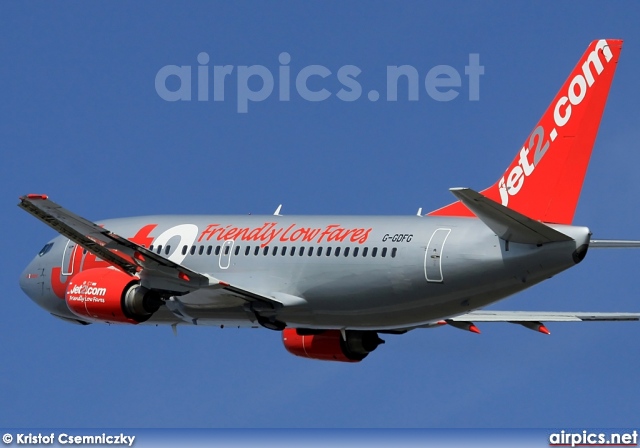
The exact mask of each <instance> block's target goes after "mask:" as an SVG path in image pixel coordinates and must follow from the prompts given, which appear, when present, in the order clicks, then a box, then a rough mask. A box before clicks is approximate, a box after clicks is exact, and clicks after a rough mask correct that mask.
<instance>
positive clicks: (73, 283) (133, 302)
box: [65, 268, 163, 324]
mask: <svg viewBox="0 0 640 448" xmlns="http://www.w3.org/2000/svg"><path fill="white" fill-rule="evenodd" d="M139 283H140V281H139V279H138V278H137V277H133V276H131V275H129V274H126V273H125V272H122V271H121V270H119V269H115V268H96V269H88V270H86V271H82V272H79V273H78V274H76V275H75V276H74V277H73V278H72V279H71V280H69V285H68V286H67V292H66V294H65V300H66V302H67V307H68V308H69V310H71V312H72V313H73V314H75V315H76V316H79V317H80V318H82V319H84V320H90V321H94V322H109V323H121V324H124V323H126V324H138V323H140V322H144V321H146V320H147V319H149V318H150V317H151V315H152V314H153V313H155V312H156V311H157V310H158V308H159V307H160V305H161V304H162V303H163V302H162V301H161V300H160V297H159V295H157V294H156V293H155V292H154V291H149V290H147V289H145V288H142V287H141V286H140V284H139Z"/></svg>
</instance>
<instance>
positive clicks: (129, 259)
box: [18, 195, 287, 310]
mask: <svg viewBox="0 0 640 448" xmlns="http://www.w3.org/2000/svg"><path fill="white" fill-rule="evenodd" d="M18 206H19V207H21V208H22V209H24V210H25V211H27V212H28V213H30V214H31V215H33V216H35V217H36V218H38V219H40V220H41V221H42V222H44V223H45V224H47V225H48V226H49V227H51V228H53V229H54V230H56V231H57V232H58V233H60V234H61V235H63V236H65V237H67V238H69V239H70V240H72V241H74V242H75V243H76V244H78V245H80V246H81V247H83V248H84V249H86V250H87V251H89V252H91V253H92V254H94V255H96V256H97V257H100V258H101V259H103V260H105V261H107V262H108V263H110V264H112V265H113V266H116V267H118V268H119V269H121V270H123V271H124V272H126V273H128V274H130V275H136V276H138V277H140V279H141V281H142V284H143V286H145V287H146V288H148V289H154V290H157V291H162V292H165V293H166V294H167V295H183V294H187V293H189V292H193V291H195V290H198V289H201V288H211V289H221V290H226V291H228V292H231V293H233V294H234V295H235V296H237V297H240V298H243V299H244V300H246V301H248V302H252V303H253V302H258V303H260V304H261V305H262V307H260V306H255V307H254V308H256V309H258V308H264V309H270V310H273V309H277V308H279V307H282V306H284V305H287V303H283V302H282V301H280V300H278V299H276V298H275V297H269V296H268V295H266V294H262V293H260V292H258V291H253V290H249V289H244V288H242V287H239V286H237V285H232V284H230V283H227V282H224V281H222V280H220V279H217V278H214V277H212V276H210V275H205V274H202V273H199V272H195V271H193V270H191V269H189V268H188V267H186V266H184V265H181V264H178V263H175V262H173V261H171V260H169V259H167V258H165V257H163V256H161V255H159V254H157V253H154V252H152V251H150V250H149V249H147V248H145V247H144V246H141V245H139V244H136V243H134V242H133V241H130V240H128V239H127V238H123V237H122V236H120V235H118V234H116V233H113V232H111V231H109V230H108V229H106V228H104V227H101V226H99V225H97V224H95V223H93V222H91V221H89V220H87V219H85V218H82V217H80V216H78V215H76V214H74V213H73V212H71V211H69V210H66V209H65V208H63V207H62V206H60V205H58V204H56V203H55V202H53V201H51V200H49V199H48V197H47V196H46V195H27V196H23V197H21V198H20V203H19V204H18Z"/></svg>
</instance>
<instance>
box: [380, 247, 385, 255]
mask: <svg viewBox="0 0 640 448" xmlns="http://www.w3.org/2000/svg"><path fill="white" fill-rule="evenodd" d="M380 255H381V256H383V257H386V256H387V248H386V247H383V248H382V253H381V254H380Z"/></svg>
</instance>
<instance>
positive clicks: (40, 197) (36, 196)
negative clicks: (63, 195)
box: [20, 193, 49, 201]
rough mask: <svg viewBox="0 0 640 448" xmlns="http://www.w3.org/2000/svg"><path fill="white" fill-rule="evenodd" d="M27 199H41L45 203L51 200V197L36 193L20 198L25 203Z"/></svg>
mask: <svg viewBox="0 0 640 448" xmlns="http://www.w3.org/2000/svg"><path fill="white" fill-rule="evenodd" d="M25 199H31V200H34V199H41V200H43V201H44V200H47V199H49V196H47V195H46V194H34V193H30V194H27V195H25V196H20V200H23V201H24V200H25Z"/></svg>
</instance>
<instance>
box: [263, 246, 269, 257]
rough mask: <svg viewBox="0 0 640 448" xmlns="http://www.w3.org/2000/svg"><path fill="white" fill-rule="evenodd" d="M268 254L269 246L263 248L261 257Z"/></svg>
mask: <svg viewBox="0 0 640 448" xmlns="http://www.w3.org/2000/svg"><path fill="white" fill-rule="evenodd" d="M268 253H269V246H264V250H263V251H262V254H263V255H267V254H268Z"/></svg>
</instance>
